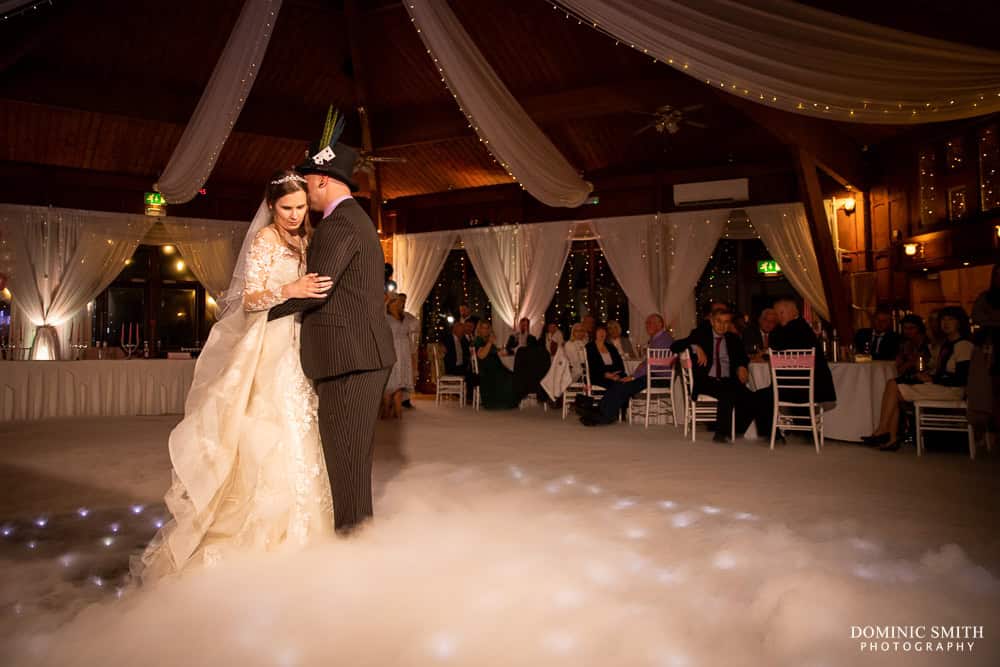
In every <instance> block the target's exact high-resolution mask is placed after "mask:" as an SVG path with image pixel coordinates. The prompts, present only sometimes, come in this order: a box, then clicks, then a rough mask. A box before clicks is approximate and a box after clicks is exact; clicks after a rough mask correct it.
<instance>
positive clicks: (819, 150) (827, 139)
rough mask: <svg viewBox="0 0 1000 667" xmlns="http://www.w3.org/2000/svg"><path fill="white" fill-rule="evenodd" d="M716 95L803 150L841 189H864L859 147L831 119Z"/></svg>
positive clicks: (732, 96)
mask: <svg viewBox="0 0 1000 667" xmlns="http://www.w3.org/2000/svg"><path fill="white" fill-rule="evenodd" d="M713 92H714V93H715V95H716V97H718V98H719V99H720V100H722V101H724V102H725V103H726V104H728V105H729V106H731V107H733V108H734V109H736V110H738V111H740V112H741V113H743V114H744V115H745V116H746V117H747V118H748V119H750V120H751V121H753V122H754V123H756V124H757V125H760V126H761V127H763V128H764V129H765V130H767V131H768V132H770V133H771V134H772V135H773V136H774V137H775V138H776V139H778V141H780V142H782V143H783V144H786V145H787V146H789V147H790V148H791V149H792V150H793V151H798V150H799V149H805V150H806V151H808V152H809V153H810V154H811V155H812V156H813V161H814V162H815V164H816V166H817V167H819V168H820V169H822V170H823V171H824V172H825V173H827V174H829V175H830V177H832V178H833V179H834V180H836V181H837V182H838V183H840V185H842V186H844V187H845V188H855V189H858V190H867V189H868V187H867V186H868V181H869V178H868V175H867V169H866V167H865V162H864V156H863V153H862V151H861V147H860V146H858V145H857V144H856V142H855V141H854V140H853V139H852V138H850V137H848V136H847V135H846V134H844V133H843V132H841V131H840V130H839V129H838V128H837V126H836V125H834V123H833V122H832V121H825V120H822V119H817V118H810V117H808V116H803V115H801V114H795V113H789V112H787V111H780V110H778V109H773V108H771V107H769V106H765V105H763V104H757V103H756V102H752V101H750V100H747V99H743V98H741V97H737V96H735V95H732V94H730V93H727V92H724V91H721V90H714V89H713Z"/></svg>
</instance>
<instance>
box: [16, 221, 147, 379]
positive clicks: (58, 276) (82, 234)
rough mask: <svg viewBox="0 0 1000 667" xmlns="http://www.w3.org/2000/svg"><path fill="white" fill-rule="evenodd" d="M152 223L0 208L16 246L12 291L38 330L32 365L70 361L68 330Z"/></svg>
mask: <svg viewBox="0 0 1000 667" xmlns="http://www.w3.org/2000/svg"><path fill="white" fill-rule="evenodd" d="M153 222H154V219H153V218H149V217H146V216H144V215H129V214H123V213H101V212H95V211H79V210H72V209H53V208H45V207H40V206H13V205H0V225H2V226H3V227H4V235H5V236H10V238H12V239H13V245H14V261H15V269H14V272H13V275H12V276H11V277H10V291H11V292H12V294H13V295H14V299H15V300H16V301H17V307H18V308H17V310H18V312H19V313H21V314H23V315H24V316H25V317H26V318H27V319H28V320H29V322H30V323H31V325H32V326H33V327H37V331H36V332H35V335H34V342H33V344H32V352H31V358H32V359H60V358H63V357H65V356H68V354H69V351H70V345H71V344H72V342H74V341H71V340H70V339H69V333H70V328H71V326H74V327H76V326H82V323H83V322H84V321H85V320H84V315H83V314H85V313H86V306H87V302H89V301H90V300H91V299H93V298H94V297H95V296H97V295H98V294H99V293H100V292H101V291H102V290H103V289H104V288H106V287H107V286H108V284H109V283H110V282H111V281H112V280H114V279H115V277H116V276H117V275H118V274H119V273H121V271H122V269H123V268H124V266H125V260H126V259H128V258H130V257H131V256H132V254H133V253H134V252H135V248H136V246H137V245H139V241H140V240H141V239H142V238H143V237H144V236H145V235H146V232H147V231H148V230H149V228H150V226H152V224H153ZM81 313H83V314H81ZM75 319H76V320H79V321H78V322H77V323H76V324H74V325H71V324H70V323H71V321H72V320H75ZM29 336H30V333H29ZM74 338H77V336H76V335H75V334H74ZM27 339H28V338H26V339H25V340H27ZM86 339H87V340H88V341H89V340H90V334H89V331H88V332H87V334H86Z"/></svg>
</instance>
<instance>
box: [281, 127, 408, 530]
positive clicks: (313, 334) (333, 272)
mask: <svg viewBox="0 0 1000 667" xmlns="http://www.w3.org/2000/svg"><path fill="white" fill-rule="evenodd" d="M339 135H340V132H337V131H336V130H334V132H332V133H331V134H330V135H328V136H332V138H329V139H328V141H327V142H326V144H325V145H323V146H320V145H319V144H320V143H323V142H317V143H316V144H314V146H313V147H312V148H311V149H310V151H309V153H308V154H307V155H309V156H310V157H307V158H306V161H305V162H304V163H302V164H301V165H299V166H298V167H297V170H298V171H299V172H300V173H302V174H303V175H304V176H305V178H306V187H307V188H308V195H309V206H310V208H311V209H312V210H314V211H322V213H323V221H322V222H320V223H319V226H318V227H317V228H316V232H315V233H314V234H313V237H312V242H311V243H310V244H309V251H308V260H307V266H308V271H309V272H311V273H312V272H315V273H319V274H321V275H325V276H330V278H331V279H332V281H333V288H332V289H331V291H330V293H329V294H328V295H327V296H326V297H324V298H318V299H289V300H288V301H286V302H285V303H283V304H281V305H279V306H275V307H274V308H272V309H271V312H270V314H269V315H268V319H269V320H273V319H275V318H278V317H285V316H287V315H291V314H293V313H299V312H301V313H303V315H302V333H301V355H302V370H303V371H304V372H305V374H306V376H307V377H309V378H311V379H313V380H315V382H316V392H317V394H318V395H319V413H318V419H319V429H320V436H321V438H322V442H323V453H324V456H325V458H326V469H327V473H328V474H329V476H330V482H331V486H332V489H333V511H334V516H335V522H336V528H337V531H338V532H347V531H350V530H351V529H352V528H353V527H355V526H356V525H357V524H359V523H360V522H362V521H364V520H365V519H367V518H369V517H371V516H372V479H371V475H372V456H373V447H374V437H375V420H376V418H377V416H378V410H379V406H380V404H381V401H382V392H383V391H384V390H385V385H386V382H387V381H388V379H389V372H390V370H391V368H392V365H393V364H394V363H395V361H396V354H395V351H394V348H393V341H392V333H391V332H390V330H389V325H388V324H387V323H386V319H385V307H384V305H383V291H384V289H385V267H384V264H385V257H384V255H383V254H382V247H381V245H379V240H378V234H377V233H376V232H375V226H374V225H373V224H372V221H371V219H370V218H369V217H368V215H367V214H365V212H364V210H363V209H362V208H361V206H360V205H358V203H357V202H356V201H355V200H354V199H353V198H352V196H351V193H352V192H354V191H356V190H357V189H358V186H357V185H356V184H355V182H354V181H353V180H352V176H353V173H354V164H355V161H356V158H357V153H356V152H355V151H354V149H353V148H350V147H349V146H345V145H344V144H341V143H338V142H337V138H338V137H339Z"/></svg>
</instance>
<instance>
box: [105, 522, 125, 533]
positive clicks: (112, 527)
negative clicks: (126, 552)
mask: <svg viewBox="0 0 1000 667" xmlns="http://www.w3.org/2000/svg"><path fill="white" fill-rule="evenodd" d="M108 528H109V529H110V530H111V532H112V533H115V534H117V533H118V531H119V530H121V528H122V527H121V525H120V524H119V523H117V522H115V523H113V524H111V525H110V526H108Z"/></svg>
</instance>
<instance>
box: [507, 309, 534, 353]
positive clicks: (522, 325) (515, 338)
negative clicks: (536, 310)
mask: <svg viewBox="0 0 1000 667" xmlns="http://www.w3.org/2000/svg"><path fill="white" fill-rule="evenodd" d="M536 342H537V339H536V338H535V337H534V336H532V335H531V320H529V319H528V318H527V317H522V318H521V321H520V322H518V323H517V331H515V332H514V333H512V334H511V335H510V336H508V337H507V344H506V345H504V349H505V350H506V351H507V354H515V353H517V351H518V350H519V349H521V348H522V347H528V346H529V345H534V344H535V343H536Z"/></svg>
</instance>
